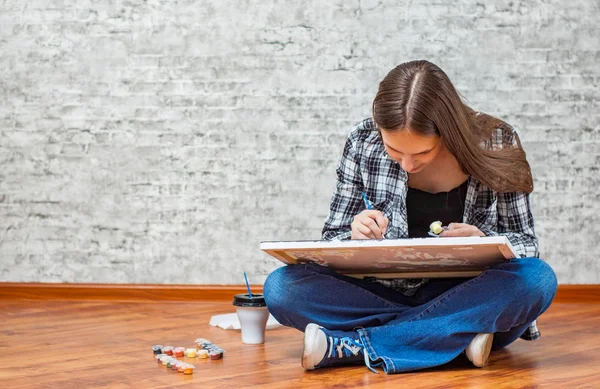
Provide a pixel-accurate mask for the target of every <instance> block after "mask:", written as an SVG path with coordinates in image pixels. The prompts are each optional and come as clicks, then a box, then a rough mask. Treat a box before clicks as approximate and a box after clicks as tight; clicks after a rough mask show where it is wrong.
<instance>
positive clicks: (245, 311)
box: [233, 294, 269, 344]
mask: <svg viewBox="0 0 600 389" xmlns="http://www.w3.org/2000/svg"><path fill="white" fill-rule="evenodd" d="M233 305H235V306H236V308H237V316H238V319H239V320H240V326H241V327H242V343H245V344H261V343H264V342H265V328H266V327H267V320H269V311H268V309H267V304H266V303H265V299H264V297H263V295H262V294H252V297H250V296H249V295H247V294H238V295H236V296H235V297H234V300H233Z"/></svg>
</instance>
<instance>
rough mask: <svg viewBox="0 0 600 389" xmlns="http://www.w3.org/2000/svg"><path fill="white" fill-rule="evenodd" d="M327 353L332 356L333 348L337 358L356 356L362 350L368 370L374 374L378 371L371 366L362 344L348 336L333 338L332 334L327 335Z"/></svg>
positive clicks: (329, 356)
mask: <svg viewBox="0 0 600 389" xmlns="http://www.w3.org/2000/svg"><path fill="white" fill-rule="evenodd" d="M329 345H330V347H329V355H328V358H331V357H332V353H333V349H334V348H335V350H336V351H337V357H338V358H344V357H350V356H357V355H358V353H359V352H360V351H361V350H362V352H363V356H364V358H365V365H366V366H367V368H368V369H369V370H371V371H372V372H373V373H375V374H379V372H378V371H377V370H375V369H373V368H372V367H371V361H370V360H369V355H368V354H367V352H366V351H365V350H364V348H365V347H364V346H363V345H362V343H360V342H358V341H356V340H354V339H352V338H350V337H343V338H334V337H332V336H330V337H329Z"/></svg>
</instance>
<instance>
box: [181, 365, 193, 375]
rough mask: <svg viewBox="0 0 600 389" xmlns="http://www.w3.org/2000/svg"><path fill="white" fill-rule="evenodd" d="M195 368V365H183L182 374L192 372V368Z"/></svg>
mask: <svg viewBox="0 0 600 389" xmlns="http://www.w3.org/2000/svg"><path fill="white" fill-rule="evenodd" d="M195 368H196V366H194V365H185V366H184V367H183V374H187V375H189V374H194V369H195Z"/></svg>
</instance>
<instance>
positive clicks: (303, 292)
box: [264, 264, 414, 331]
mask: <svg viewBox="0 0 600 389" xmlns="http://www.w3.org/2000/svg"><path fill="white" fill-rule="evenodd" d="M264 297H265V301H266V303H267V307H268V308H269V312H271V314H272V315H273V316H274V317H275V318H276V319H277V320H278V321H279V322H280V323H281V324H283V325H286V326H290V327H294V328H296V329H298V330H300V331H304V328H305V327H306V325H307V324H308V323H316V324H319V325H321V326H323V327H325V328H328V329H333V330H342V331H351V330H354V329H355V328H357V327H376V326H380V325H383V324H385V323H387V322H389V321H390V320H393V319H394V318H395V317H396V316H397V315H398V313H399V312H403V311H405V310H408V309H410V308H411V307H412V306H414V304H412V305H411V304H410V303H411V300H410V299H409V298H406V297H405V296H403V295H402V294H400V293H398V292H395V291H393V290H392V289H390V288H387V287H385V286H383V285H381V284H378V283H368V282H365V281H363V280H362V279H355V278H351V277H347V276H343V275H341V274H338V273H336V272H334V271H332V270H331V269H329V268H326V267H324V266H319V265H315V264H301V265H288V266H283V267H281V268H279V269H276V270H275V271H273V272H272V273H271V274H270V275H269V277H267V280H266V281H265V284H264Z"/></svg>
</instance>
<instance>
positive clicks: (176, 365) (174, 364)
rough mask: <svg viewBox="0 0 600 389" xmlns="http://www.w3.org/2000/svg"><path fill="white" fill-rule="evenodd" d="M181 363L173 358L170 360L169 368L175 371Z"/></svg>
mask: <svg viewBox="0 0 600 389" xmlns="http://www.w3.org/2000/svg"><path fill="white" fill-rule="evenodd" d="M179 364H181V361H178V360H175V361H173V362H171V369H172V370H175V371H177V367H178V366H179Z"/></svg>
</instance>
